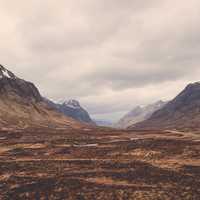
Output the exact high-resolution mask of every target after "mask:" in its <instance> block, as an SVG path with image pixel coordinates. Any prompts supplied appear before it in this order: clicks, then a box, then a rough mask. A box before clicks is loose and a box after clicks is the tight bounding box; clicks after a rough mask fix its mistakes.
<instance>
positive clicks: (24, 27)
mask: <svg viewBox="0 0 200 200" xmlns="http://www.w3.org/2000/svg"><path fill="white" fill-rule="evenodd" d="M199 13H200V1H199V0H190V1H188V0H125V1H123V0H18V1H13V0H0V24H1V29H0V63H1V64H2V65H4V66H5V67H7V68H8V69H10V70H11V71H13V72H14V73H16V74H17V75H18V76H20V77H21V78H24V79H26V80H29V81H32V82H34V83H35V84H36V86H37V87H38V88H39V89H40V91H41V93H42V94H43V95H44V96H46V97H48V98H51V99H53V100H59V99H70V98H75V99H78V100H79V101H80V102H81V104H82V105H83V106H84V107H85V108H86V109H87V110H88V111H89V112H90V114H91V115H92V116H93V117H95V118H103V119H110V120H116V119H118V118H119V117H121V115H122V114H124V113H125V112H127V111H129V110H131V109H132V108H133V107H134V106H136V105H140V104H142V105H144V104H148V103H152V102H154V101H157V100H160V99H163V100H168V99H171V98H173V97H174V96H175V95H176V94H177V93H179V92H180V90H182V89H183V88H184V87H185V85H186V84H188V83H189V82H194V81H198V80H200V14H199Z"/></svg>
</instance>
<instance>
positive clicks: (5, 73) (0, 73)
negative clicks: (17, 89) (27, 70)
mask: <svg viewBox="0 0 200 200" xmlns="http://www.w3.org/2000/svg"><path fill="white" fill-rule="evenodd" d="M2 78H9V79H16V78H17V77H16V76H15V75H14V74H13V73H12V72H11V71H9V70H7V69H6V68H5V67H4V66H2V65H0V79H2Z"/></svg>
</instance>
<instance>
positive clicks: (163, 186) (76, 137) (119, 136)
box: [0, 128, 200, 200]
mask: <svg viewBox="0 0 200 200" xmlns="http://www.w3.org/2000/svg"><path fill="white" fill-rule="evenodd" d="M0 199H2V200H4V199H7V200H15V199H17V200H21V199H26V200H27V199H33V200H35V199H36V200H43V199H44V200H48V199H49V200H51V199H53V200H54V199H56V200H65V199H67V200H100V199H101V200H175V199H176V200H179V199H180V200H199V199H200V133H181V132H175V131H174V132H172V131H163V132H161V131H138V132H136V131H116V130H112V129H104V128H99V129H95V128H91V129H89V128H88V129H84V130H73V129H71V130H64V129H63V130H62V129H45V128H44V129H26V130H4V131H3V130H2V131H0Z"/></svg>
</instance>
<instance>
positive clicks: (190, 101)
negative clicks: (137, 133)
mask: <svg viewBox="0 0 200 200" xmlns="http://www.w3.org/2000/svg"><path fill="white" fill-rule="evenodd" d="M129 129H178V130H195V129H200V82H195V83H191V84H189V85H187V87H186V88H185V89H184V90H183V91H182V92H181V93H180V94H178V95H177V96H176V97H175V98H174V99H173V100H172V101H169V102H168V103H167V104H166V105H165V106H164V107H163V108H162V109H160V110H158V111H156V112H154V113H153V114H152V116H151V117H150V118H149V119H147V120H145V121H143V122H140V123H137V124H136V125H132V126H130V127H129Z"/></svg>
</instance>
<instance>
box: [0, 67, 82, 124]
mask: <svg viewBox="0 0 200 200" xmlns="http://www.w3.org/2000/svg"><path fill="white" fill-rule="evenodd" d="M35 125H37V126H57V125H64V126H75V127H76V126H79V123H78V122H75V121H74V120H72V119H70V118H66V117H65V116H63V115H61V114H60V113H58V112H57V111H56V110H54V109H52V108H50V107H49V106H48V105H47V104H46V102H45V101H44V100H43V98H42V97H41V95H40V93H39V91H38V89H37V88H36V87H35V85H34V84H33V83H31V82H28V81H25V80H23V79H20V78H18V77H17V76H15V75H14V74H13V73H12V72H11V71H9V70H7V69H6V68H5V67H3V66H2V65H0V127H1V128H3V127H27V126H35Z"/></svg>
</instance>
